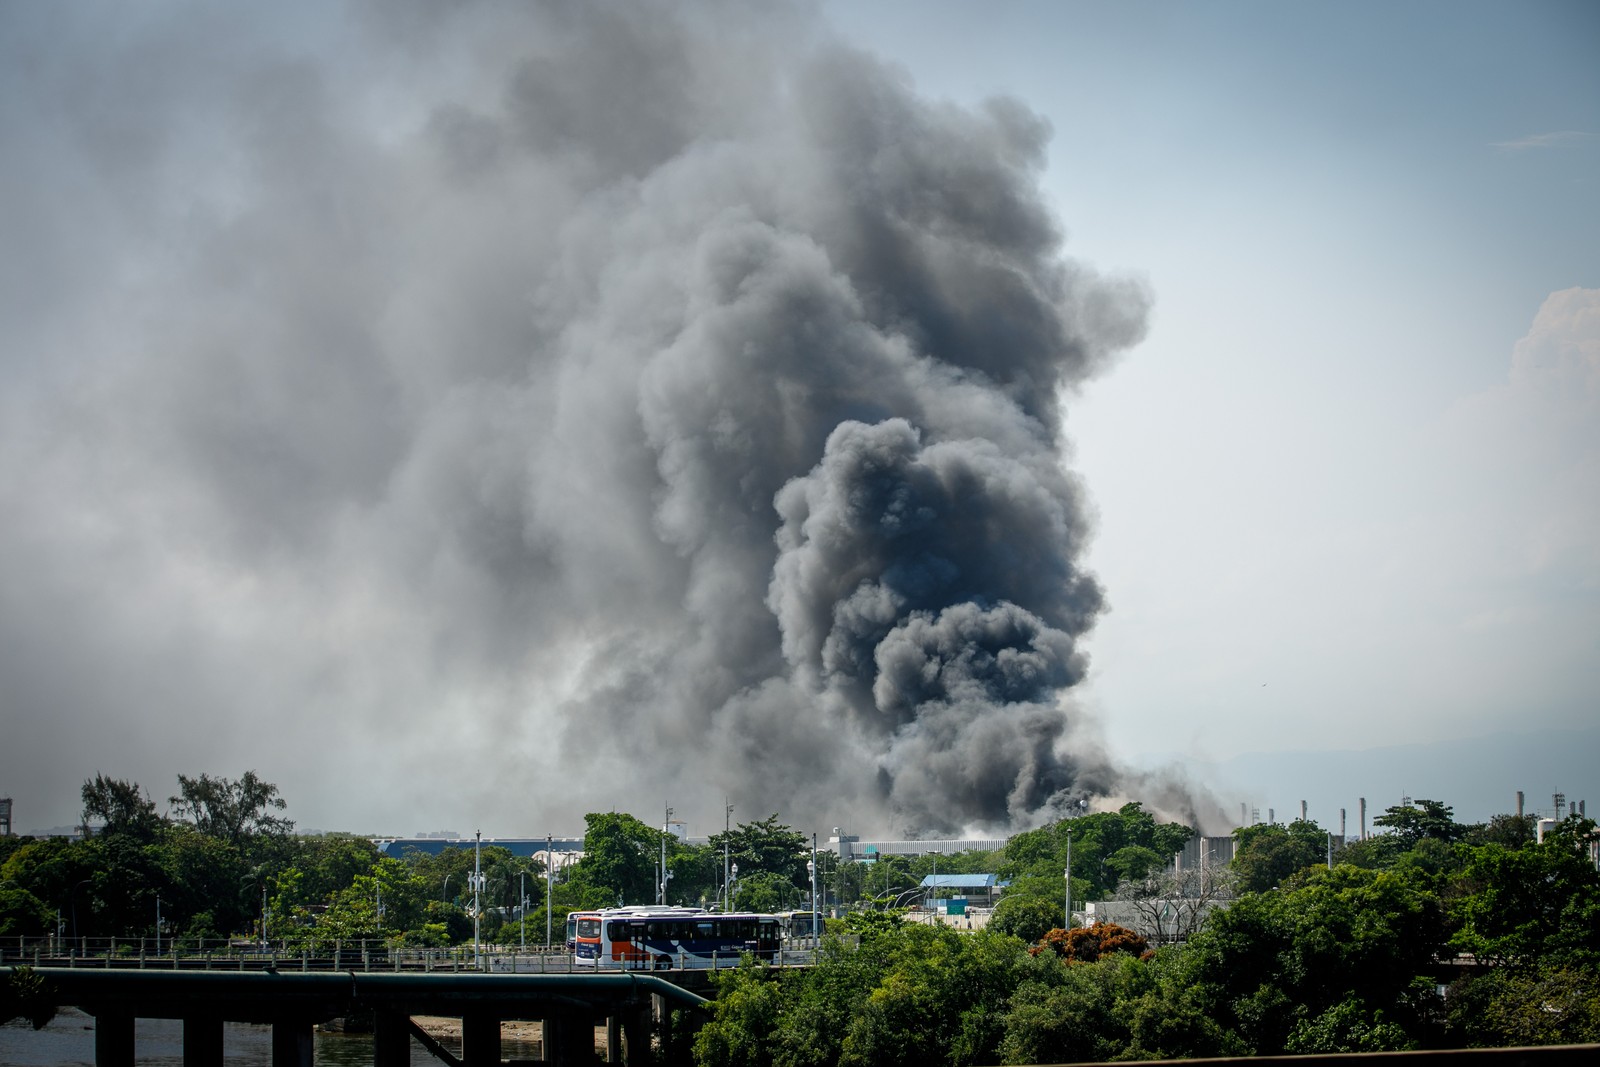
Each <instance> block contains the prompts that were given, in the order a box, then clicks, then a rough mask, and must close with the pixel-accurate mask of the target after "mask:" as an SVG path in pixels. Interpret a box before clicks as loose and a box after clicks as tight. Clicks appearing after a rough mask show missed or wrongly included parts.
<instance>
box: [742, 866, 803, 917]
mask: <svg viewBox="0 0 1600 1067" xmlns="http://www.w3.org/2000/svg"><path fill="white" fill-rule="evenodd" d="M800 901H801V897H800V890H799V889H798V888H797V887H796V886H795V884H794V883H793V882H791V881H789V879H787V878H785V877H784V876H783V875H781V874H774V873H772V872H771V871H758V872H756V873H755V874H752V875H750V876H749V877H748V878H747V877H745V873H744V868H743V867H742V866H741V867H740V869H739V880H738V881H736V882H734V883H733V906H734V908H735V909H737V910H739V911H760V912H775V911H789V910H791V909H794V908H798V907H799V906H800Z"/></svg>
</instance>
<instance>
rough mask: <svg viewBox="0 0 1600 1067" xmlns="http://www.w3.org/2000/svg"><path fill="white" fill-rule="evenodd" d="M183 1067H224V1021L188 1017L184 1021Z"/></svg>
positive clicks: (218, 1017) (219, 1018) (197, 1016)
mask: <svg viewBox="0 0 1600 1067" xmlns="http://www.w3.org/2000/svg"><path fill="white" fill-rule="evenodd" d="M183 1067H222V1019H221V1017H220V1016H216V1015H188V1016H185V1017H184V1020H183Z"/></svg>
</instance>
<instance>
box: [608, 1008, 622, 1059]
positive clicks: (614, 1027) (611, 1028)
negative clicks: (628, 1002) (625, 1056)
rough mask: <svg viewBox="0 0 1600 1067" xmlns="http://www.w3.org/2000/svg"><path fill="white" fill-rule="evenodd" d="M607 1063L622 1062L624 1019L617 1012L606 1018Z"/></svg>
mask: <svg viewBox="0 0 1600 1067" xmlns="http://www.w3.org/2000/svg"><path fill="white" fill-rule="evenodd" d="M606 1062H607V1063H621V1062H622V1018H621V1017H620V1016H619V1015H618V1014H617V1013H616V1011H615V1010H613V1011H612V1012H611V1014H609V1015H607V1016H606Z"/></svg>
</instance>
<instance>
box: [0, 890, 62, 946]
mask: <svg viewBox="0 0 1600 1067" xmlns="http://www.w3.org/2000/svg"><path fill="white" fill-rule="evenodd" d="M53 925H55V913H54V912H53V911H52V910H51V909H50V908H49V907H48V906H47V905H46V904H45V902H44V901H42V900H40V899H39V898H38V897H36V896H34V895H33V894H32V893H30V892H28V891H27V890H26V889H23V888H22V887H20V886H16V885H9V884H5V883H0V937H17V936H18V935H23V934H26V935H28V936H30V937H36V936H38V935H40V934H43V933H46V932H47V931H48V930H49V929H50V927H51V926H53Z"/></svg>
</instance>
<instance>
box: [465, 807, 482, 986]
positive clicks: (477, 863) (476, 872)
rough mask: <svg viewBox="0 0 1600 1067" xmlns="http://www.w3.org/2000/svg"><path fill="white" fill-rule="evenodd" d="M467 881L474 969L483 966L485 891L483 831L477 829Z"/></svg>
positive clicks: (473, 837)
mask: <svg viewBox="0 0 1600 1067" xmlns="http://www.w3.org/2000/svg"><path fill="white" fill-rule="evenodd" d="M467 881H468V882H469V883H470V884H471V886H472V969H473V970H478V969H480V968H481V966H482V964H481V962H480V961H481V959H482V949H481V948H480V946H479V942H478V934H479V930H480V928H481V926H482V919H483V908H482V907H481V906H480V904H481V901H480V899H479V894H481V893H482V892H483V831H482V830H476V831H474V832H473V834H472V874H470V875H468V876H467Z"/></svg>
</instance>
